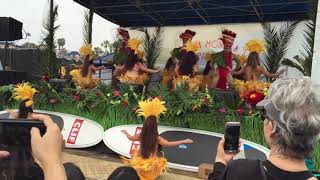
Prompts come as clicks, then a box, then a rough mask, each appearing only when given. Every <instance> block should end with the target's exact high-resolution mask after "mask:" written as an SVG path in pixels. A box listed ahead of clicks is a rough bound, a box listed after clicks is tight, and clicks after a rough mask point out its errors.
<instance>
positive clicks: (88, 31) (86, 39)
mask: <svg viewBox="0 0 320 180" xmlns="http://www.w3.org/2000/svg"><path fill="white" fill-rule="evenodd" d="M93 13H94V12H93V10H91V9H88V10H85V11H84V18H83V29H82V34H83V43H84V44H91V43H92V24H93Z"/></svg>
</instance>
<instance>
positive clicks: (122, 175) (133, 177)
mask: <svg viewBox="0 0 320 180" xmlns="http://www.w3.org/2000/svg"><path fill="white" fill-rule="evenodd" d="M128 179H130V180H140V178H139V176H138V174H137V172H136V171H135V170H134V169H133V168H132V167H125V166H124V167H119V168H117V169H116V170H114V171H113V172H112V174H111V175H110V176H109V177H108V180H128Z"/></svg>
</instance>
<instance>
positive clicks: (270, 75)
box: [260, 67, 285, 78]
mask: <svg viewBox="0 0 320 180" xmlns="http://www.w3.org/2000/svg"><path fill="white" fill-rule="evenodd" d="M260 71H261V72H262V74H264V75H265V76H267V77H270V78H271V77H278V76H280V75H281V74H282V73H284V71H285V70H281V71H279V72H277V73H275V74H271V73H269V71H267V70H266V69H265V68H263V67H260Z"/></svg>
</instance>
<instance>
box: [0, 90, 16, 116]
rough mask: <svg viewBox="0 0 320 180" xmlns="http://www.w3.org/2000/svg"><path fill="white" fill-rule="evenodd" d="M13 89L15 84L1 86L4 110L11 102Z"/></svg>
mask: <svg viewBox="0 0 320 180" xmlns="http://www.w3.org/2000/svg"><path fill="white" fill-rule="evenodd" d="M13 89H14V85H8V86H0V97H1V98H0V110H4V109H5V108H6V106H8V105H10V104H11V101H12V98H11V97H12V90H13Z"/></svg>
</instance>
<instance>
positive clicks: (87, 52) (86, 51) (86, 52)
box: [79, 44, 92, 59]
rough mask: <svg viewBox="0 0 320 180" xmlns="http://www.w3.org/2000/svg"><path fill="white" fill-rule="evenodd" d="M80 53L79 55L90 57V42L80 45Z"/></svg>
mask: <svg viewBox="0 0 320 180" xmlns="http://www.w3.org/2000/svg"><path fill="white" fill-rule="evenodd" d="M79 51H80V55H81V56H84V57H86V56H90V59H91V57H92V45H91V44H85V45H83V46H81V48H80V50H79Z"/></svg>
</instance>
